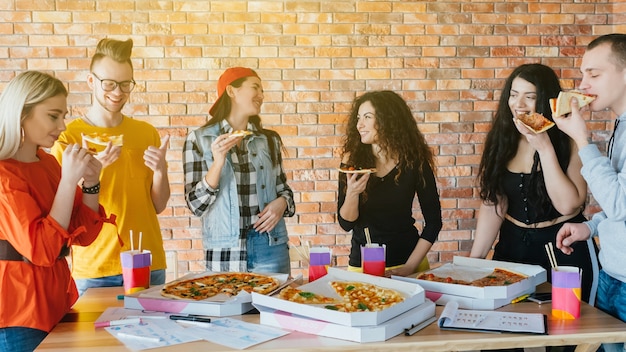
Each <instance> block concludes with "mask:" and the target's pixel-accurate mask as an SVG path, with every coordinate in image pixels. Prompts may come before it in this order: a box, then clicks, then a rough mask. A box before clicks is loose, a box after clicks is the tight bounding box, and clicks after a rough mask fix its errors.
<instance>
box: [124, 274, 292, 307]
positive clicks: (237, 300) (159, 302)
mask: <svg viewBox="0 0 626 352" xmlns="http://www.w3.org/2000/svg"><path fill="white" fill-rule="evenodd" d="M213 274H218V273H215V272H203V273H192V274H188V275H185V276H183V277H181V278H179V279H177V280H174V281H180V280H187V279H192V278H195V277H201V276H206V275H213ZM264 275H268V276H272V277H275V278H277V279H278V281H280V283H281V284H282V283H284V282H285V281H287V278H288V275H287V274H264ZM174 281H172V282H174ZM163 286H164V285H158V286H152V287H150V288H149V289H146V290H143V291H139V292H136V293H133V294H130V295H125V296H124V308H130V309H143V310H150V311H156V312H167V313H184V314H198V315H209V316H216V317H222V316H231V315H241V314H243V313H246V312H248V311H250V310H252V309H253V308H254V307H253V306H252V296H251V295H250V293H248V292H245V291H244V292H240V293H239V294H238V295H236V296H233V297H229V296H226V295H217V296H214V297H211V298H208V299H206V300H201V301H196V300H193V299H175V298H169V297H163V296H161V289H162V288H163Z"/></svg>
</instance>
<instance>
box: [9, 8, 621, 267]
mask: <svg viewBox="0 0 626 352" xmlns="http://www.w3.org/2000/svg"><path fill="white" fill-rule="evenodd" d="M624 13H626V4H624V3H618V2H616V1H608V0H605V1H601V0H598V1H593V0H562V1H557V0H555V1H502V0H501V1H487V0H485V1H452V0H438V1H407V0H391V1H382V0H381V1H350V0H332V1H306V0H293V1H290V0H285V1H274V0H267V1H228V0H224V1H191V0H189V1H185V0H180V1H179V0H176V1H174V0H163V1H153V0H136V1H121V0H120V1H112V0H110V1H96V0H56V1H55V0H39V1H31V0H4V1H2V2H0V89H1V88H2V87H3V86H4V84H6V82H7V81H8V80H10V79H11V78H12V77H13V76H14V75H15V74H16V73H17V72H21V71H24V70H29V69H30V70H43V71H49V72H54V73H55V74H56V75H57V76H58V77H59V78H61V79H62V80H63V81H65V82H67V83H68V86H69V89H70V93H71V94H70V98H69V105H70V111H71V118H74V117H76V116H79V115H80V114H81V113H83V112H84V111H85V110H86V108H87V107H88V106H89V105H90V103H91V95H90V93H89V90H88V88H87V85H86V83H85V75H86V72H87V69H88V65H89V58H90V56H91V54H92V53H93V50H94V48H95V45H96V43H97V42H98V41H99V40H100V39H101V38H103V37H104V36H110V37H114V38H118V39H126V38H128V37H131V38H133V40H134V41H135V46H136V47H135V50H134V54H133V56H134V65H135V79H136V80H137V81H138V86H137V88H136V89H135V91H134V92H133V93H132V96H131V103H130V104H129V105H128V106H127V108H126V110H125V112H126V113H127V114H130V115H132V116H134V117H135V118H137V119H142V120H146V121H149V122H151V123H152V124H154V125H155V126H156V127H158V128H159V129H160V131H161V133H164V134H165V133H168V134H170V135H171V136H172V137H173V138H172V141H171V146H170V150H169V152H168V160H169V165H170V168H169V172H170V177H171V183H172V198H171V200H170V202H169V206H168V208H167V209H166V210H165V212H164V213H163V214H161V216H160V221H161V226H162V236H163V238H164V240H165V247H166V249H168V250H176V251H177V252H178V263H179V270H180V271H181V273H185V272H187V271H197V270H202V269H203V262H202V258H203V252H202V246H201V240H200V230H199V223H200V221H199V219H198V218H195V217H193V216H192V215H191V214H190V212H189V211H188V209H187V207H186V204H185V201H184V196H183V177H182V162H181V152H182V144H183V141H184V138H185V136H186V134H187V133H188V132H189V131H190V130H192V129H194V128H196V127H197V126H200V125H202V124H203V123H204V122H205V121H206V119H207V111H208V108H209V107H210V105H211V103H212V102H213V101H214V99H215V82H216V80H217V78H218V77H219V75H220V73H221V72H222V71H223V70H224V69H225V68H227V67H230V66H234V65H243V66H249V67H252V68H255V69H257V71H258V72H259V74H260V75H261V77H262V78H263V82H264V88H265V91H266V100H265V104H264V106H263V109H262V118H263V122H264V124H265V125H266V126H269V127H271V128H274V129H275V130H277V131H279V132H280V133H281V135H282V136H283V138H284V141H285V144H286V145H287V147H288V152H289V153H288V156H286V158H285V168H286V170H287V173H288V178H289V180H290V184H291V186H292V187H293V189H294V191H295V197H296V202H297V214H296V216H295V217H293V218H290V219H289V220H288V225H289V230H290V235H291V237H292V241H293V242H294V243H296V244H297V243H299V240H300V238H299V237H302V238H304V239H306V240H310V241H312V242H313V243H314V244H320V245H326V246H331V247H333V251H334V254H335V256H336V258H335V259H336V260H335V262H336V265H338V266H345V265H346V264H347V257H346V255H347V253H348V247H347V246H348V244H349V236H348V235H347V234H345V233H344V232H343V231H342V230H341V229H340V228H339V226H338V225H337V223H336V215H335V212H336V199H337V195H336V190H337V172H336V171H335V168H336V167H337V166H338V163H339V158H338V156H339V154H340V145H341V136H342V132H343V122H344V120H345V115H346V113H347V111H348V109H349V107H350V103H351V101H352V99H353V98H354V97H355V96H356V95H358V94H360V93H362V92H364V91H367V90H374V89H392V90H394V91H397V92H398V93H400V94H401V95H402V96H404V97H405V98H406V100H407V101H408V102H409V104H410V106H411V107H412V108H413V110H414V113H415V118H416V120H417V121H418V123H419V127H420V129H421V130H422V131H423V132H424V133H425V134H426V137H427V140H428V142H429V144H430V145H431V146H432V148H433V149H434V151H435V154H436V156H437V164H438V166H439V167H438V169H437V173H438V181H439V185H440V193H441V201H442V205H443V216H444V227H443V231H442V232H441V234H440V236H439V241H438V242H437V243H436V244H435V246H434V247H433V250H432V252H431V253H430V254H429V259H430V260H431V262H443V261H449V260H451V258H452V256H454V255H458V254H462V255H463V254H467V253H468V250H469V248H470V247H471V240H472V235H473V229H474V228H475V224H476V220H475V219H476V216H477V208H478V207H479V200H478V199H477V190H476V188H475V175H476V167H477V164H478V162H479V159H480V153H481V151H482V142H483V139H484V136H485V133H486V131H487V130H488V129H489V123H490V119H491V116H492V113H493V110H494V109H495V106H496V100H497V98H498V95H499V90H500V88H501V86H502V84H503V81H504V78H505V77H506V76H507V75H508V74H509V73H510V71H511V70H512V68H513V67H515V66H517V65H519V64H521V63H526V62H541V63H544V64H547V65H550V66H552V67H553V68H554V69H555V70H556V71H557V73H558V74H559V76H560V77H561V78H562V79H563V82H562V83H563V86H564V87H565V88H573V87H575V86H576V84H577V81H578V79H579V77H580V73H579V70H578V66H579V64H580V57H581V55H582V53H583V52H584V46H585V45H586V44H587V43H588V42H589V41H590V40H591V39H592V38H594V37H596V36H597V35H601V34H605V33H611V32H626V25H625V23H626V15H624ZM612 118H613V117H612V116H610V115H609V114H608V113H604V114H595V115H594V116H593V118H592V119H593V122H591V123H590V127H591V128H592V129H593V130H595V131H596V132H595V134H594V138H595V139H596V140H598V141H601V142H602V143H604V140H606V139H607V137H608V136H607V135H608V132H607V130H610V127H611V126H610V125H607V121H609V120H611V119H612ZM592 204H593V202H592ZM593 211H595V208H594V207H593V206H592V207H591V209H590V210H588V212H593ZM415 216H416V217H417V218H418V219H420V212H419V210H418V209H416V211H415ZM419 225H420V223H419V221H418V226H419ZM296 264H298V263H296ZM297 270H298V269H297V265H296V269H295V270H294V271H297Z"/></svg>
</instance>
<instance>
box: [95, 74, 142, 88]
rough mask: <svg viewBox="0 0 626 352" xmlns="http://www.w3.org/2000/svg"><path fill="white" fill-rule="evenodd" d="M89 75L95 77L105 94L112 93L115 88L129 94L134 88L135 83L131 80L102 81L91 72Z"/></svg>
mask: <svg viewBox="0 0 626 352" xmlns="http://www.w3.org/2000/svg"><path fill="white" fill-rule="evenodd" d="M91 74H92V75H93V76H94V77H96V79H97V80H98V81H100V86H101V87H102V90H104V91H105V92H112V91H114V90H115V88H117V87H118V86H119V87H120V90H121V91H122V92H124V93H130V92H131V91H132V90H133V89H134V88H135V81H134V80H132V79H131V80H130V81H123V82H118V81H114V80H112V79H102V78H100V77H98V76H96V74H95V73H93V72H92V73H91Z"/></svg>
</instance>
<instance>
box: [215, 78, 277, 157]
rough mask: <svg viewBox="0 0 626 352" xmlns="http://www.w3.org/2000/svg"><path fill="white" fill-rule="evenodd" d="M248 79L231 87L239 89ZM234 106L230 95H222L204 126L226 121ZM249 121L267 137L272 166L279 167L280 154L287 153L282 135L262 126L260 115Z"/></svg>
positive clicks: (240, 79) (243, 79) (238, 80)
mask: <svg viewBox="0 0 626 352" xmlns="http://www.w3.org/2000/svg"><path fill="white" fill-rule="evenodd" d="M247 79H248V77H242V78H239V79H237V80H235V81H233V83H231V84H230V85H231V86H233V87H235V88H239V87H241V85H242V84H243V82H245V81H246V80H247ZM232 106H233V105H232V101H231V99H230V96H228V94H226V93H224V94H222V96H221V97H220V98H219V99H218V100H217V101H216V102H215V110H214V114H213V116H211V119H210V120H209V121H208V122H207V123H206V124H205V125H204V126H212V125H215V124H216V123H219V122H220V121H222V120H225V119H226V118H227V117H228V115H229V114H230V111H231V109H232ZM248 121H250V122H251V123H252V124H253V125H254V127H256V129H257V130H259V132H261V133H262V134H264V135H265V136H266V137H267V145H268V147H269V150H270V155H271V157H272V164H273V165H274V166H278V164H279V163H280V159H279V158H278V152H279V151H281V150H282V151H283V152H285V153H286V150H285V146H284V145H283V143H282V139H281V138H280V135H279V134H278V133H277V132H276V131H273V130H268V129H266V128H263V125H262V124H261V117H260V116H259V115H254V116H250V117H249V118H248ZM274 141H277V142H278V145H276V144H275V143H274Z"/></svg>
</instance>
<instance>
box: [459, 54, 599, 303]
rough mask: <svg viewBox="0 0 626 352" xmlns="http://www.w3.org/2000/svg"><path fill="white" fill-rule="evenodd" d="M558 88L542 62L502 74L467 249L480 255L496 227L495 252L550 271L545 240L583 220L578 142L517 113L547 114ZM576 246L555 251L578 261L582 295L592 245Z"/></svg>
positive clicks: (564, 260) (567, 261)
mask: <svg viewBox="0 0 626 352" xmlns="http://www.w3.org/2000/svg"><path fill="white" fill-rule="evenodd" d="M560 91H561V86H560V84H559V79H558V77H557V76H556V74H555V73H554V71H553V70H552V69H551V68H550V67H547V66H545V65H541V64H525V65H521V66H519V67H517V68H516V69H515V70H514V71H513V72H512V73H511V75H510V76H509V77H508V79H507V80H506V83H505V85H504V88H503V90H502V94H501V97H500V102H499V105H498V109H497V111H496V114H495V117H494V120H493V126H492V128H491V130H490V131H489V133H488V134H487V139H486V141H485V148H484V151H483V155H482V159H481V162H480V166H479V170H478V179H479V182H480V198H481V199H482V201H483V203H482V205H481V207H480V213H479V216H478V222H477V226H476V234H475V237H474V244H473V246H472V250H471V253H470V256H471V257H477V258H485V257H486V256H487V254H488V253H489V251H490V250H491V247H492V245H493V243H494V241H495V240H496V237H498V234H499V240H498V243H497V244H496V246H495V250H494V254H493V259H494V260H502V261H509V262H517V263H526V264H537V265H541V266H542V267H544V268H545V269H546V270H547V272H548V278H549V279H550V274H551V270H550V263H549V260H548V256H547V254H546V251H545V249H544V245H545V244H547V243H548V242H553V243H555V241H556V233H557V232H558V230H559V229H560V228H561V226H562V225H563V224H564V223H565V222H566V221H568V222H582V221H585V217H584V216H583V214H582V211H583V209H584V206H585V199H586V197H587V184H586V183H585V180H584V179H583V177H582V176H581V174H580V168H581V166H582V163H581V161H580V158H579V157H578V149H577V148H576V145H575V144H574V143H573V142H572V140H571V139H570V138H569V137H568V136H567V135H566V134H564V133H563V132H562V131H560V130H559V129H557V128H551V129H549V130H548V131H547V132H544V133H539V134H536V133H534V132H532V131H531V130H529V129H528V128H526V127H525V126H524V125H523V124H521V122H519V120H518V119H516V118H515V116H517V115H519V114H525V113H528V112H537V113H540V114H542V115H543V116H545V117H546V118H548V119H549V120H552V121H553V118H552V111H551V109H550V103H549V99H550V98H555V97H557V96H558V94H559V92H560ZM577 246H578V247H577V248H576V250H575V254H573V255H571V256H567V255H564V254H563V253H561V252H560V251H557V253H556V259H557V262H558V263H559V265H572V266H577V267H580V268H582V269H583V282H582V294H583V299H584V300H585V301H588V300H589V297H590V293H591V291H592V281H593V270H592V269H593V268H592V263H593V264H595V263H597V260H595V257H596V253H595V251H594V250H593V248H594V246H593V244H591V242H589V243H587V242H580V243H578V244H577ZM592 258H594V259H593V260H592ZM596 266H597V264H596ZM596 269H597V268H596ZM594 295H595V293H594ZM594 295H592V296H591V297H593V296H594Z"/></svg>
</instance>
